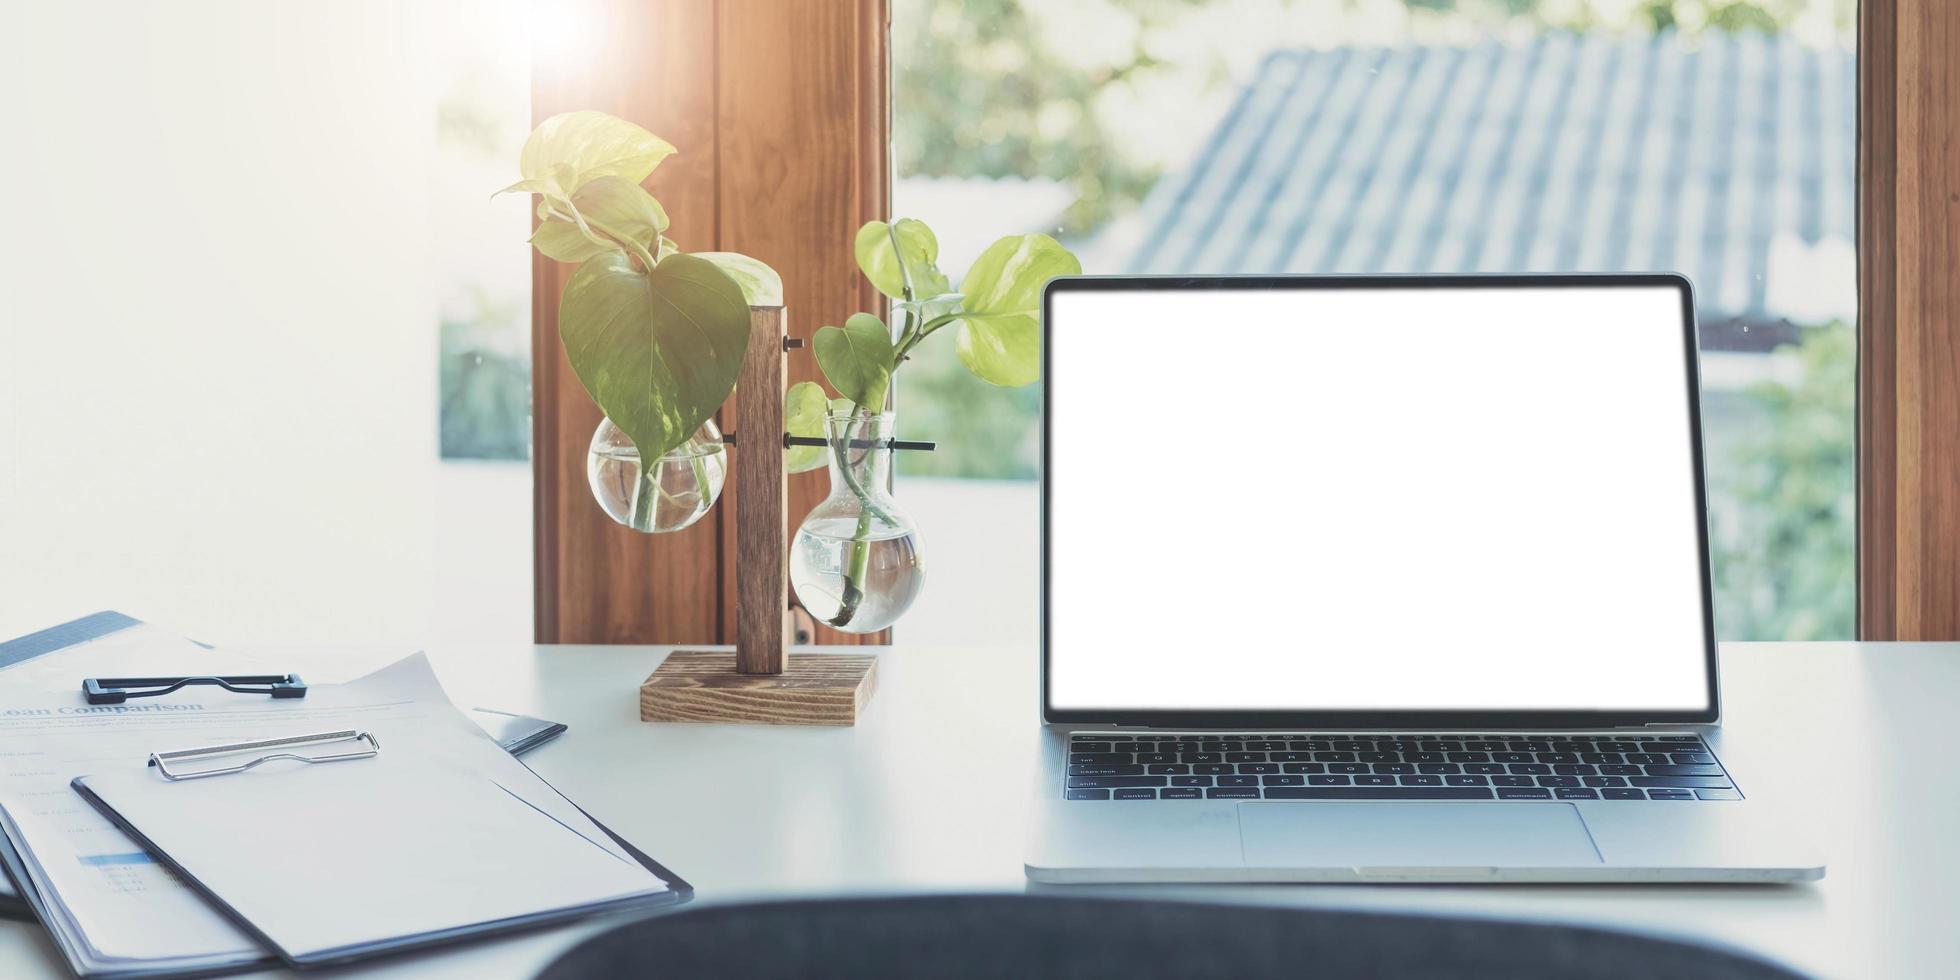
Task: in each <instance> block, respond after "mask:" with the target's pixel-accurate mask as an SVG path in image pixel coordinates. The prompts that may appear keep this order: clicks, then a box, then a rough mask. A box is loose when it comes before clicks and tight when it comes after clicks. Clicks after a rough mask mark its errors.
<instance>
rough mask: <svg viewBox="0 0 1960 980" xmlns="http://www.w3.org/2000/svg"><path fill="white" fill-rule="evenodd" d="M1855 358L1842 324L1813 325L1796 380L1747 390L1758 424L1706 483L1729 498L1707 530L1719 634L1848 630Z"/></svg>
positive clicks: (1813, 636)
mask: <svg viewBox="0 0 1960 980" xmlns="http://www.w3.org/2000/svg"><path fill="white" fill-rule="evenodd" d="M1857 355H1858V335H1857V331H1856V330H1854V329H1853V328H1852V327H1851V326H1850V325H1849V324H1844V323H1834V324H1832V325H1830V326H1828V327H1818V328H1813V329H1811V330H1809V331H1806V333H1805V337H1804V340H1803V343H1802V344H1801V345H1800V346H1799V347H1798V349H1797V358H1798V361H1799V362H1800V363H1801V364H1802V366H1803V372H1802V375H1801V377H1800V378H1799V379H1798V380H1796V381H1795V382H1794V383H1791V384H1777V383H1764V384H1760V385H1757V386H1756V387H1754V388H1753V389H1751V390H1750V392H1749V394H1750V397H1751V398H1752V399H1754V400H1755V402H1756V403H1757V407H1758V408H1759V409H1760V421H1759V422H1758V423H1757V424H1755V425H1752V426H1750V427H1748V429H1747V430H1746V431H1744V432H1743V433H1741V434H1740V435H1739V436H1737V437H1736V448H1735V450H1734V452H1733V453H1732V455H1731V457H1730V458H1729V459H1725V460H1721V461H1720V463H1721V465H1720V467H1719V470H1720V471H1721V472H1724V473H1725V474H1726V476H1725V478H1724V479H1723V480H1722V481H1721V483H1720V484H1719V485H1717V486H1716V487H1714V488H1713V489H1714V496H1716V497H1728V498H1729V499H1730V500H1731V501H1733V503H1734V506H1733V507H1726V508H1717V510H1716V513H1715V515H1714V519H1715V526H1714V527H1713V528H1712V532H1713V533H1712V537H1713V538H1714V546H1713V551H1714V566H1715V591H1716V598H1715V611H1716V626H1717V628H1718V631H1719V633H1720V635H1721V636H1722V637H1723V638H1724V639H1747V640H1817V639H1849V638H1851V636H1852V635H1853V628H1854V625H1855V624H1854V622H1853V619H1854V616H1855V613H1856V609H1857V580H1856V575H1855V563H1856V557H1857V551H1856V549H1857V537H1856V534H1857V531H1856V528H1857V498H1856V496H1855V487H1856V469H1855V463H1856V447H1855V443H1854V442H1853V438H1854V434H1855V429H1856V424H1857V423H1856V415H1855V412H1854V404H1855V399H1856V395H1857V384H1858V356H1857ZM1711 469H1717V467H1716V466H1715V464H1714V463H1713V462H1711ZM1724 514H1729V515H1731V516H1730V518H1729V519H1728V520H1727V521H1724V520H1722V515H1724ZM1725 523H1728V524H1733V525H1734V526H1723V525H1724V524H1725Z"/></svg>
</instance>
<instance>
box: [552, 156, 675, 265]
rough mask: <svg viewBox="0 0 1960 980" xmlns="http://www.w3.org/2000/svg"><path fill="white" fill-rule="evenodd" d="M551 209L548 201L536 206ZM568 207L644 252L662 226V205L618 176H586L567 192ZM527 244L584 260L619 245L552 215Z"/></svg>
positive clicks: (651, 247) (561, 256) (572, 259)
mask: <svg viewBox="0 0 1960 980" xmlns="http://www.w3.org/2000/svg"><path fill="white" fill-rule="evenodd" d="M550 208H551V205H550V202H549V201H547V202H546V203H545V204H543V205H540V206H539V211H540V213H546V212H548V211H549V210H550ZM570 209H571V210H572V211H574V212H575V213H576V214H577V215H578V216H580V217H583V218H584V219H585V221H586V224H587V226H588V227H594V228H597V229H598V230H602V231H606V232H608V233H617V234H619V235H622V236H624V237H626V238H629V239H631V240H632V241H635V242H638V243H639V244H640V246H641V247H643V248H645V249H646V250H647V251H648V252H652V251H653V250H654V248H655V243H656V242H657V241H658V240H659V238H660V233H661V232H663V231H666V230H667V210H666V209H665V208H662V207H661V206H660V202H659V201H656V200H654V198H653V195H652V194H648V193H647V192H646V189H645V188H643V187H641V186H640V185H638V184H635V183H631V182H629V181H627V180H626V179H625V178H623V177H611V176H607V177H598V178H594V179H593V180H590V181H587V182H586V184H585V186H583V187H581V188H579V189H578V193H576V194H573V195H572V200H571V205H570ZM531 244H532V245H535V246H537V249H538V251H540V252H543V253H544V254H545V255H548V256H550V257H551V258H554V259H557V260H558V261H560V262H583V261H585V260H586V259H589V258H591V257H592V256H594V255H597V254H599V253H600V252H604V251H608V250H612V249H617V248H619V247H620V246H618V245H615V244H614V243H613V242H611V241H609V240H607V239H606V238H604V237H601V236H599V235H596V234H587V233H586V232H585V230H583V229H581V228H579V226H578V225H577V223H575V222H573V221H568V220H565V219H563V218H557V217H548V218H545V220H544V221H543V222H541V223H539V225H538V230H537V231H536V232H535V233H533V234H532V235H531Z"/></svg>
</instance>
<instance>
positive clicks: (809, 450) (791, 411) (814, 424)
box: [783, 381, 830, 473]
mask: <svg viewBox="0 0 1960 980" xmlns="http://www.w3.org/2000/svg"><path fill="white" fill-rule="evenodd" d="M829 413H830V396H829V395H827V394H825V393H824V390H823V385H820V384H818V383H816V382H815V381H804V382H801V383H798V384H793V385H790V386H789V390H788V391H785V392H783V431H785V432H787V433H789V434H790V435H793V436H803V437H805V438H810V439H822V438H823V437H824V432H825V426H824V417H825V416H826V415H828V414H829ZM824 453H825V449H824V447H822V446H791V447H789V448H788V449H787V450H785V451H784V452H783V468H784V469H786V470H788V471H789V472H791V473H807V472H809V471H810V470H820V469H823V464H824Z"/></svg>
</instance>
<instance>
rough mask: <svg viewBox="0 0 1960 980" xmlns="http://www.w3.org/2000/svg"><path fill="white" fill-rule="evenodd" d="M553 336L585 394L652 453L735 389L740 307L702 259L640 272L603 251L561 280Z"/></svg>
mask: <svg viewBox="0 0 1960 980" xmlns="http://www.w3.org/2000/svg"><path fill="white" fill-rule="evenodd" d="M558 333H559V337H560V338H561V339H562V340H563V341H564V343H565V356H566V358H567V359H568V360H570V361H571V365H572V371H573V372H574V373H575V374H577V375H578V379H579V382H580V383H581V384H583V385H584V386H585V390H586V391H587V392H588V393H589V394H591V396H592V400H593V401H595V402H598V403H599V408H600V409H601V410H602V411H604V412H605V413H606V417H607V418H610V419H612V421H613V424H614V425H616V426H618V427H619V428H620V431H622V432H625V433H626V436H627V438H629V439H631V440H633V445H634V446H635V447H636V448H638V449H639V451H640V457H641V458H642V459H651V458H654V457H657V456H660V455H662V454H664V453H666V452H667V451H668V450H670V449H672V448H674V447H675V446H678V445H680V444H681V443H683V442H685V441H687V438H688V437H689V436H691V435H693V434H694V430H696V429H699V428H700V427H701V423H703V422H706V421H707V420H708V418H709V416H712V415H713V414H714V413H715V411H716V410H717V409H719V408H720V407H721V404H722V402H724V401H726V400H727V398H728V393H729V392H730V391H733V390H734V388H735V376H736V374H737V373H738V372H739V371H740V369H741V366H742V356H743V354H744V353H746V352H747V350H748V346H749V304H748V303H747V301H745V300H744V299H743V298H742V289H741V287H740V286H737V285H736V284H735V281H734V280H733V279H730V278H728V276H727V274H725V273H723V272H722V271H721V270H720V269H719V268H717V267H716V266H715V265H714V263H712V262H708V261H706V260H704V259H697V258H694V257H693V256H689V255H674V256H669V257H668V258H667V260H666V261H663V262H661V263H659V264H658V265H656V266H654V267H653V271H652V272H651V273H647V272H643V271H641V270H640V268H639V267H638V266H636V265H634V264H633V260H632V259H630V258H628V257H627V256H626V254H625V253H623V252H604V253H601V254H599V255H595V256H593V257H592V258H591V259H588V260H587V261H586V262H584V263H583V264H581V265H580V266H579V267H578V271H577V272H575V273H573V274H572V278H571V280H570V281H569V282H567V283H566V284H565V293H564V296H563V297H562V298H561V299H560V300H559V303H558Z"/></svg>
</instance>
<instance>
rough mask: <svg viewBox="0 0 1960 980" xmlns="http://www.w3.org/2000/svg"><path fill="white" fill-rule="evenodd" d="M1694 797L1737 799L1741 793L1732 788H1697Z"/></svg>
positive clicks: (1703, 798)
mask: <svg viewBox="0 0 1960 980" xmlns="http://www.w3.org/2000/svg"><path fill="white" fill-rule="evenodd" d="M1695 798H1696V799H1701V800H1739V799H1742V794H1741V793H1738V792H1736V791H1735V790H1732V789H1698V790H1695Z"/></svg>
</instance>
